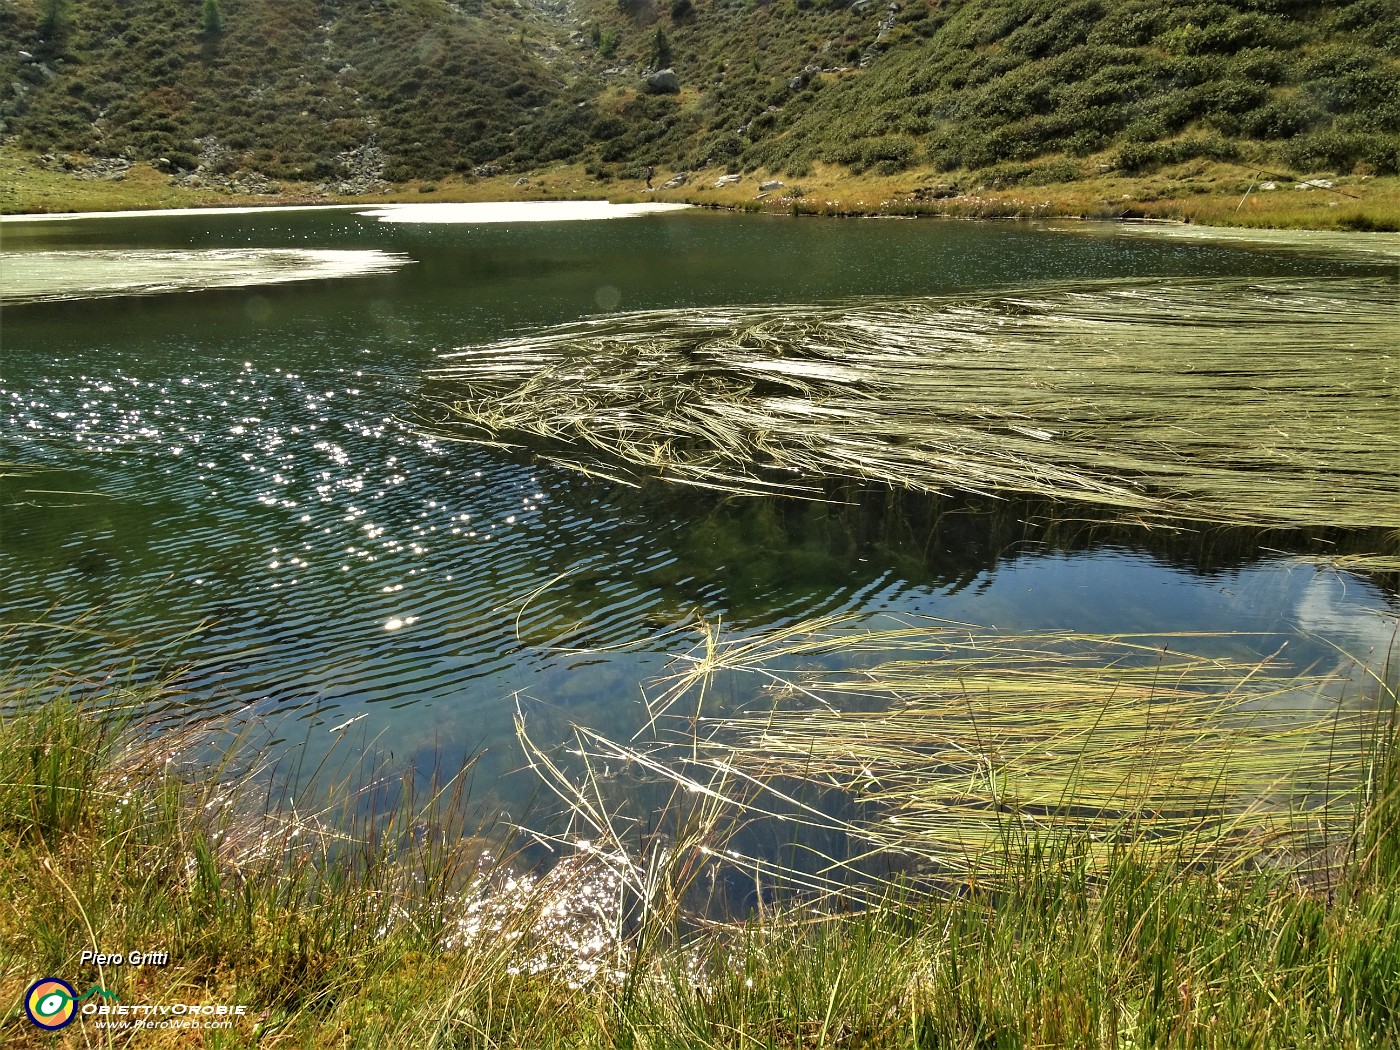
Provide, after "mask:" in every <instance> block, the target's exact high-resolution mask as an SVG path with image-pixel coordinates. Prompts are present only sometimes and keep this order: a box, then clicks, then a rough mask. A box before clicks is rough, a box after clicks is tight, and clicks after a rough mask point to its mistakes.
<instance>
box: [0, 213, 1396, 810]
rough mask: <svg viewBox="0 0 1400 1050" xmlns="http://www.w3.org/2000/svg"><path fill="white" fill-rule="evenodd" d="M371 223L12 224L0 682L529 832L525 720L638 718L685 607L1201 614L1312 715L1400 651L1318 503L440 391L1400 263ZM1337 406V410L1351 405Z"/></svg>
mask: <svg viewBox="0 0 1400 1050" xmlns="http://www.w3.org/2000/svg"><path fill="white" fill-rule="evenodd" d="M408 214H409V211H408V210H406V209H405V210H402V211H400V213H399V215H398V217H399V218H405V217H407V216H408ZM386 216H389V217H393V212H392V210H391V211H389V212H384V213H379V212H376V211H375V210H373V209H367V208H333V209H305V210H271V211H266V212H261V213H259V212H249V213H220V212H190V213H185V214H171V213H165V214H159V215H153V216H137V215H131V216H91V217H76V218H65V219H50V220H38V221H14V220H11V219H7V220H6V221H5V222H4V224H3V231H2V232H3V252H4V256H3V262H4V267H5V269H4V278H3V284H4V286H5V289H6V294H7V296H8V298H7V299H5V300H4V304H5V305H4V318H3V330H0V339H3V355H0V417H2V418H3V430H2V431H0V432H2V433H3V435H4V437H3V449H0V462H3V463H4V464H6V473H5V476H4V477H2V478H0V609H2V610H3V616H2V618H3V621H4V624H5V634H4V636H3V637H4V638H5V645H6V648H7V650H8V651H7V653H6V657H5V661H4V663H5V664H6V665H8V666H12V667H14V668H18V669H19V673H20V674H21V675H23V674H40V673H42V674H48V673H49V670H50V669H51V668H61V669H62V673H63V675H64V676H65V677H64V681H66V682H68V683H69V685H68V688H71V689H75V690H78V691H82V690H93V691H96V690H98V689H99V688H101V686H102V685H103V684H104V683H110V682H111V681H113V680H116V679H120V680H122V681H128V682H135V683H141V682H157V681H159V682H164V683H167V685H168V688H167V690H166V691H165V692H164V693H163V694H162V695H163V696H164V697H165V699H164V701H163V704H164V706H163V707H161V708H160V709H159V710H157V711H155V712H153V713H152V715H151V717H152V722H151V724H152V725H153V726H155V727H161V726H165V727H175V726H180V725H188V724H191V723H195V722H200V723H204V722H208V723H210V724H219V725H223V726H228V725H234V726H239V727H244V728H246V729H247V731H248V732H250V733H252V735H253V737H254V738H256V739H257V740H258V741H259V742H260V746H261V747H262V748H264V749H265V753H269V754H273V755H274V756H276V758H275V766H276V769H277V771H278V775H280V776H283V777H285V778H290V779H291V780H292V781H293V782H296V781H297V778H299V777H300V778H303V779H305V778H308V777H309V776H310V775H311V772H310V771H313V770H322V771H323V770H324V769H326V768H327V766H328V765H330V766H336V767H337V768H340V767H341V766H346V765H347V764H348V765H350V766H353V765H354V764H355V763H364V762H368V763H369V764H370V766H371V767H372V768H374V769H379V770H383V769H405V768H413V769H417V770H422V771H423V775H424V776H425V777H426V776H427V775H428V774H429V772H430V771H433V770H436V771H439V772H441V771H442V770H447V771H448V772H449V773H450V772H451V771H453V770H455V769H457V768H459V767H460V766H461V765H462V764H463V763H465V762H467V761H468V760H474V761H475V765H474V767H473V771H472V777H471V791H472V794H473V797H474V798H476V799H477V800H478V801H479V802H480V803H481V805H482V806H483V807H484V808H485V809H486V810H489V811H491V812H492V813H495V814H498V815H502V814H503V815H504V819H506V820H507V821H515V820H526V819H528V814H529V813H530V811H531V807H532V806H534V805H535V804H536V803H537V802H538V800H539V797H540V795H541V785H540V783H539V780H538V778H537V776H536V775H535V774H534V772H533V771H531V770H530V769H529V768H528V763H527V760H526V755H525V753H524V752H523V751H522V747H521V744H520V742H519V740H518V738H517V720H520V721H521V723H522V724H523V725H524V727H525V731H526V733H527V734H528V736H529V738H530V740H531V741H533V743H534V744H535V745H536V746H538V747H539V748H540V749H542V752H543V753H553V754H564V755H566V756H567V753H568V750H569V749H570V748H572V747H575V746H576V745H575V744H574V743H572V740H573V737H572V733H573V729H572V727H573V726H583V727H587V728H588V729H589V730H591V731H592V732H594V733H597V734H599V735H600V736H601V737H605V738H608V739H615V740H623V741H626V740H629V739H632V738H633V737H634V735H635V734H637V733H638V732H639V731H644V730H645V729H646V727H647V726H648V725H649V724H650V722H651V715H650V713H649V709H648V706H647V704H646V702H645V700H644V697H651V698H652V700H653V701H654V700H655V698H656V696H657V695H658V693H659V692H660V690H659V687H658V686H657V685H656V684H655V683H656V682H657V681H658V680H659V679H663V678H664V677H665V676H666V675H668V674H670V673H673V671H674V670H675V667H676V664H675V660H676V658H677V657H678V656H681V657H684V655H685V654H687V653H690V654H693V653H694V651H695V647H696V646H697V644H699V641H700V639H701V638H702V635H701V633H700V630H701V626H702V625H705V626H706V627H707V628H708V629H710V630H714V631H717V632H719V633H720V634H721V635H722V636H723V637H725V638H727V639H736V638H737V639H757V638H761V637H763V636H764V635H765V633H768V632H774V631H790V630H792V629H793V628H794V626H795V625H800V624H802V623H804V622H806V621H811V620H820V619H822V618H832V617H839V618H840V620H839V622H840V623H841V624H842V625H843V627H844V628H845V629H856V630H858V629H860V628H862V627H866V626H868V627H869V628H871V629H881V628H888V627H891V626H898V625H906V624H909V623H913V622H937V623H941V624H952V625H963V627H964V628H965V629H966V630H967V631H968V632H974V633H975V632H976V631H979V630H989V631H996V632H998V633H999V636H1000V637H1013V636H1016V635H1018V634H1021V633H1028V634H1033V635H1036V636H1037V637H1041V638H1044V637H1046V636H1047V635H1048V634H1049V633H1052V632H1073V633H1074V634H1076V635H1114V636H1117V637H1142V638H1144V639H1154V638H1155V639H1161V638H1163V637H1167V636H1180V637H1181V638H1183V639H1185V640H1183V641H1182V642H1181V646H1182V647H1183V648H1187V649H1189V650H1190V651H1191V652H1193V653H1199V654H1205V655H1206V656H1219V657H1221V658H1222V659H1223V658H1228V659H1230V660H1234V661H1240V662H1242V664H1243V665H1248V664H1250V663H1253V662H1260V661H1271V662H1272V663H1273V664H1279V665H1286V666H1288V667H1291V668H1296V669H1297V670H1298V671H1300V672H1303V671H1313V672H1319V673H1324V674H1328V675H1333V674H1335V675H1336V678H1337V681H1338V682H1340V683H1342V684H1340V685H1338V686H1337V687H1336V688H1334V689H1333V690H1332V691H1331V693H1330V694H1329V695H1327V696H1319V697H1318V698H1317V700H1316V701H1315V702H1316V703H1317V704H1334V705H1341V706H1342V707H1345V706H1347V705H1354V704H1364V703H1366V702H1367V701H1366V697H1367V689H1366V686H1365V682H1364V679H1365V678H1366V675H1367V674H1372V676H1374V675H1377V674H1382V675H1383V674H1384V673H1385V672H1384V671H1383V670H1382V668H1384V667H1385V666H1386V662H1387V660H1388V659H1391V660H1393V658H1391V657H1389V656H1388V654H1389V653H1390V651H1391V649H1392V648H1393V647H1394V645H1395V630H1396V617H1397V614H1400V597H1398V595H1400V576H1398V575H1397V574H1396V573H1395V572H1393V571H1380V572H1371V573H1369V574H1368V573H1358V572H1352V571H1348V570H1347V569H1346V568H1345V566H1344V562H1343V564H1342V565H1340V566H1339V564H1338V563H1337V562H1336V561H1334V560H1332V559H1333V558H1334V556H1336V555H1338V554H1343V555H1344V554H1345V553H1346V551H1347V550H1348V549H1349V548H1348V544H1353V545H1354V541H1353V538H1352V537H1351V536H1350V534H1349V533H1348V532H1347V530H1344V529H1342V530H1338V529H1330V528H1328V527H1327V526H1326V525H1325V524H1324V525H1318V524H1316V523H1310V524H1309V525H1308V527H1307V528H1289V527H1286V525H1285V524H1279V523H1272V524H1269V525H1267V526H1258V527H1254V526H1249V525H1242V524H1215V523H1203V522H1186V523H1183V524H1173V523H1170V522H1164V520H1162V519H1160V518H1159V519H1156V520H1152V521H1144V520H1141V518H1140V517H1138V518H1135V516H1134V515H1133V514H1131V513H1124V514H1114V513H1110V512H1108V511H1106V510H1104V509H1103V508H1101V507H1100V508H1097V509H1096V508H1094V507H1093V506H1090V505H1087V504H1084V503H1082V502H1077V501H1075V500H1065V501H1059V500H1056V499H1055V498H1053V495H1049V496H1047V495H1045V494H1044V493H1036V494H1029V495H1022V494H1017V493H1015V492H1010V491H1006V490H1000V491H979V490H978V486H976V485H969V486H967V490H966V491H948V492H945V493H942V494H937V495H936V494H930V493H927V492H913V491H905V490H901V489H900V488H899V487H898V486H891V485H888V484H886V485H881V484H874V483H869V484H855V483H850V484H845V485H843V484H842V479H841V478H840V477H839V476H833V477H829V478H825V479H811V478H805V479H804V480H808V481H813V480H820V481H821V482H822V483H823V484H824V485H825V486H826V488H825V490H824V492H825V498H820V499H814V498H799V497H795V496H792V495H787V494H783V493H781V492H777V493H756V494H736V493H735V492H733V491H722V490H716V489H714V488H707V487H699V486H694V485H684V484H678V483H673V482H671V481H668V480H666V478H665V477H664V475H663V476H660V477H658V478H654V479H645V478H643V479H642V480H641V481H640V482H639V481H638V480H637V479H638V476H639V474H640V473H644V471H640V470H633V471H632V472H631V473H630V474H629V475H628V478H629V479H630V481H629V483H626V484H624V483H622V482H621V481H619V480H616V478H615V477H613V476H611V475H609V473H608V471H606V470H601V471H580V470H576V469H570V467H569V465H568V464H567V463H565V462H561V458H560V457H559V456H557V455H553V454H545V453H547V452H548V450H547V449H544V448H542V447H541V446H538V445H537V444H536V443H533V442H531V441H529V440H524V439H519V438H518V437H514V436H512V435H508V434H507V435H500V436H499V440H498V441H497V442H495V443H493V442H492V441H490V440H480V439H481V437H482V435H481V433H480V432H479V431H476V432H473V433H471V434H465V433H464V434H462V435H454V434H452V433H451V432H450V428H444V427H443V426H442V425H441V419H440V418H434V417H433V413H432V412H431V411H427V410H425V408H424V406H425V404H427V403H429V402H428V401H425V398H428V399H430V398H431V395H432V394H433V390H434V385H435V384H437V383H438V382H439V380H438V379H437V378H435V377H434V374H433V373H434V370H435V369H437V368H439V367H440V366H441V365H442V364H443V363H444V362H445V361H447V360H449V356H448V355H451V354H453V353H454V352H457V351H459V350H461V349H462V348H472V347H480V346H484V345H487V344H494V343H500V342H501V341H502V340H509V341H511V343H512V345H522V346H523V345H527V344H528V342H529V340H530V338H532V337H533V336H534V335H535V334H536V333H541V332H547V331H550V330H552V329H553V328H554V327H555V326H559V325H569V324H574V323H576V322H580V321H584V320H589V319H592V320H593V321H597V322H598V323H600V324H606V323H608V321H609V319H616V318H625V317H629V316H633V315H637V314H640V312H646V311H667V312H669V313H668V314H667V316H668V317H680V318H692V319H693V318H697V317H704V316H707V315H709V314H712V313H714V312H715V311H731V310H735V309H749V308H767V307H773V306H778V307H787V306H791V307H793V308H794V309H797V308H803V309H806V308H811V307H813V306H823V305H825V304H834V305H833V306H832V309H833V310H836V311H838V312H839V310H840V309H841V308H842V304H848V305H850V306H851V307H852V308H853V309H855V308H858V307H859V305H860V304H861V303H865V302H870V301H908V300H913V299H918V298H920V297H943V298H945V299H947V300H948V301H952V300H954V299H956V298H957V297H969V298H970V299H977V298H978V297H987V296H1000V295H1007V294H1015V293H1017V292H1019V291H1023V290H1026V289H1037V288H1043V287H1049V286H1053V287H1066V286H1073V287H1086V288H1095V287H1107V286H1109V285H1113V286H1114V287H1133V286H1137V285H1144V286H1145V285H1149V284H1153V283H1154V282H1155V283H1156V284H1161V283H1162V282H1168V283H1170V282H1173V281H1186V282H1194V283H1193V287H1196V286H1205V284H1208V282H1211V281H1214V280H1222V281H1223V280H1230V281H1235V282H1239V281H1254V280H1257V281H1259V282H1264V283H1265V284H1267V282H1271V281H1279V280H1283V281H1286V282H1289V286H1290V287H1299V286H1307V285H1309V283H1311V282H1318V283H1321V282H1329V281H1336V280H1339V279H1342V280H1352V279H1354V280H1357V281H1363V282H1371V285H1370V287H1372V288H1374V289H1377V291H1376V292H1375V294H1377V295H1379V296H1381V297H1382V298H1383V299H1388V301H1389V303H1390V308H1391V309H1392V310H1394V309H1395V302H1396V287H1395V280H1396V270H1397V267H1396V256H1395V255H1394V254H1393V253H1392V254H1387V253H1386V252H1377V251H1370V250H1351V249H1349V248H1345V247H1343V248H1337V247H1334V246H1331V245H1329V244H1322V245H1318V244H1312V243H1309V242H1307V241H1306V239H1303V240H1302V241H1301V242H1300V243H1296V244H1295V243H1284V242H1279V243H1271V242H1270V241H1269V240H1268V239H1267V238H1255V239H1251V238H1249V237H1244V238H1240V239H1234V238H1230V237H1218V238H1216V237H1209V236H1205V237H1191V236H1149V235H1138V236H1134V235H1131V234H1130V232H1129V231H1125V230H1124V229H1123V228H1121V227H1115V226H1109V225H1103V226H1095V225H1093V224H1064V225H1060V226H1056V225H1052V224H1037V223H1030V222H957V221H937V220H927V219H921V220H908V221H895V220H888V221H877V220H857V219H846V220H831V219H802V218H790V217H777V216H761V215H733V214H720V213H715V212H707V211H700V210H693V209H691V210H683V211H679V210H678V211H674V212H665V213H654V214H640V215H632V216H629V217H625V218H617V219H610V220H608V221H529V222H525V221H519V222H517V221H503V222H499V221H498V222H477V221H450V222H439V221H385V217H386ZM1354 240H1356V239H1354ZM1360 240H1364V238H1360ZM1392 251H1393V249H1392ZM780 313H781V311H780ZM1393 316H1394V315H1393ZM1394 334H1395V335H1397V336H1400V317H1397V318H1396V325H1395V331H1394ZM1392 345H1393V346H1394V347H1396V348H1397V349H1400V338H1398V339H1396V340H1395V342H1394V343H1393V344H1392ZM782 349H783V348H781V347H780V348H777V349H776V350H775V351H774V352H775V353H781V352H782ZM580 352H583V353H586V352H587V351H586V350H584V351H580ZM1392 353H1393V352H1392ZM466 360H468V361H469V360H470V358H467V359H466ZM1387 360H1389V359H1387ZM1337 369H1339V370H1345V369H1355V370H1357V371H1358V372H1360V373H1362V374H1363V375H1370V376H1373V377H1375V378H1374V382H1377V383H1381V384H1383V385H1386V389H1387V390H1388V391H1389V394H1388V396H1391V397H1394V393H1395V387H1394V385H1393V384H1394V382H1395V376H1396V372H1395V366H1394V364H1393V362H1392V363H1391V364H1388V365H1385V366H1384V367H1379V366H1378V364H1377V362H1376V361H1375V360H1358V359H1357V357H1356V356H1355V355H1352V356H1346V355H1342V354H1340V353H1339V355H1338V362H1337ZM995 381H996V380H995V376H993V377H992V379H991V380H989V382H990V383H991V384H992V385H993V386H994V384H995ZM434 403H436V402H434ZM1396 407H1397V412H1396V418H1397V419H1400V398H1396ZM1334 411H1335V412H1336V413H1337V415H1338V419H1339V421H1340V422H1341V423H1342V424H1345V421H1346V413H1347V411H1348V406H1347V404H1346V403H1345V402H1338V403H1337V404H1336V405H1335V408H1334ZM429 422H431V423H432V425H428V423H429ZM1265 422H1267V421H1265ZM457 436H468V437H475V438H477V439H478V440H456V439H455V438H456V437H457ZM658 473H660V472H658ZM1396 485H1397V489H1400V479H1397V481H1396ZM1397 506H1400V500H1398V501H1397ZM1391 524H1392V526H1393V527H1400V520H1396V521H1394V522H1392V523H1391ZM1391 542H1393V529H1392V539H1391ZM1386 553H1389V554H1390V555H1392V556H1393V555H1394V554H1395V551H1394V550H1393V549H1392V550H1390V551H1388V552H1386ZM822 622H827V623H830V622H832V621H831V620H830V619H825V620H823V621H822ZM1144 644H1148V645H1158V644H1159V642H1147V643H1144ZM836 656H839V653H838V654H836V655H835V656H833V655H832V654H831V653H827V654H825V655H824V656H822V657H820V659H822V660H827V661H832V660H834V659H836ZM1389 666H1390V667H1392V668H1393V666H1394V664H1393V662H1391V663H1390V665H1389ZM1356 668H1363V669H1365V668H1370V669H1371V670H1370V671H1369V672H1367V671H1364V670H1363V671H1362V672H1357V671H1356ZM766 685H771V679H768V678H765V677H764V676H763V675H755V674H748V675H743V674H740V675H734V676H731V677H730V678H729V679H726V684H725V686H724V688H725V690H727V691H728V693H727V698H725V699H724V700H723V702H722V703H721V702H720V701H707V702H711V703H716V704H718V706H716V707H714V708H713V709H712V711H710V712H707V713H713V714H715V715H716V716H719V715H721V714H722V713H723V712H724V710H725V707H724V704H729V705H731V706H732V709H733V710H741V709H742V710H754V709H756V705H758V704H760V703H761V702H762V697H763V690H764V687H765V686H766ZM1027 703H1033V702H1032V701H1027ZM691 714H692V716H693V715H694V714H695V712H694V711H692V712H691ZM1025 715H1026V712H1025V711H1020V712H1017V717H1018V718H1023V717H1025ZM561 761H567V758H565V759H561ZM605 765H606V763H602V764H600V765H599V767H598V769H599V770H600V771H603V769H604V766H605ZM610 774H611V771H605V772H600V775H610ZM322 775H323V774H322Z"/></svg>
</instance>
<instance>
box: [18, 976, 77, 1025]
mask: <svg viewBox="0 0 1400 1050" xmlns="http://www.w3.org/2000/svg"><path fill="white" fill-rule="evenodd" d="M77 998H78V993H77V992H75V991H73V986H72V985H71V984H69V983H68V982H67V981H60V980H59V979H58V978H57V977H45V978H43V979H42V980H38V981H35V982H34V983H33V984H32V985H30V986H29V991H27V992H26V993H25V994H24V1011H25V1013H27V1014H28V1015H29V1019H30V1020H31V1021H33V1022H34V1023H35V1024H36V1025H38V1026H39V1027H40V1028H45V1029H47V1030H48V1031H50V1032H56V1031H58V1030H59V1029H60V1028H63V1027H64V1026H66V1025H69V1024H72V1023H73V1018H74V1017H76V1016H77V1014H78V1011H77V1009H76V1008H75V1007H74V1005H73V1004H74V1002H76V1000H77Z"/></svg>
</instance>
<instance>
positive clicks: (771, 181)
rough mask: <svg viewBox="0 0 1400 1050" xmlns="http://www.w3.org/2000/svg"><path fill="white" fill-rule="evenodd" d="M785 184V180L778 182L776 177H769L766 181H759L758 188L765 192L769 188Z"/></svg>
mask: <svg viewBox="0 0 1400 1050" xmlns="http://www.w3.org/2000/svg"><path fill="white" fill-rule="evenodd" d="M786 185H787V183H786V182H779V181H778V180H777V179H769V180H768V181H767V182H760V183H759V184H758V188H759V191H760V192H762V193H767V192H768V191H769V190H776V189H777V188H778V187H780V186H786Z"/></svg>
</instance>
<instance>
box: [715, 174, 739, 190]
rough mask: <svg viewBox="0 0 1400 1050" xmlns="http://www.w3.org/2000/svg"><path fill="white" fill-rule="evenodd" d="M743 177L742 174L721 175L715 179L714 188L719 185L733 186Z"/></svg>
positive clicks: (717, 187)
mask: <svg viewBox="0 0 1400 1050" xmlns="http://www.w3.org/2000/svg"><path fill="white" fill-rule="evenodd" d="M743 177H744V176H742V175H721V176H720V177H719V178H718V179H716V180H715V189H719V188H720V187H721V186H733V185H734V184H735V183H736V182H738V181H739V180H740V179H742V178H743Z"/></svg>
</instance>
